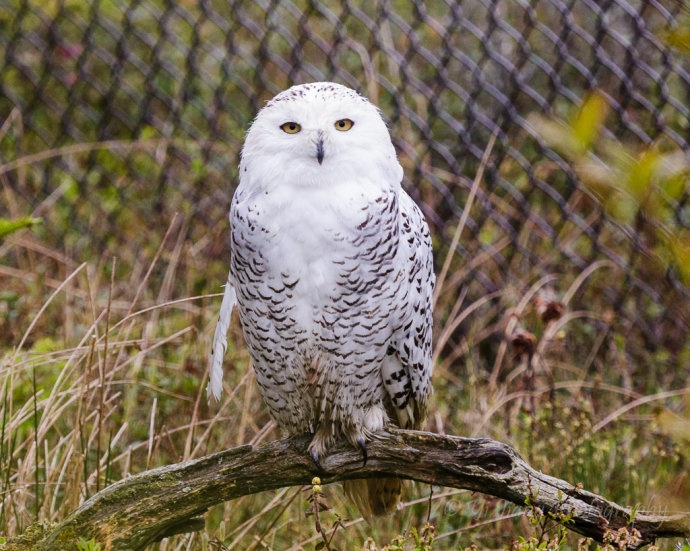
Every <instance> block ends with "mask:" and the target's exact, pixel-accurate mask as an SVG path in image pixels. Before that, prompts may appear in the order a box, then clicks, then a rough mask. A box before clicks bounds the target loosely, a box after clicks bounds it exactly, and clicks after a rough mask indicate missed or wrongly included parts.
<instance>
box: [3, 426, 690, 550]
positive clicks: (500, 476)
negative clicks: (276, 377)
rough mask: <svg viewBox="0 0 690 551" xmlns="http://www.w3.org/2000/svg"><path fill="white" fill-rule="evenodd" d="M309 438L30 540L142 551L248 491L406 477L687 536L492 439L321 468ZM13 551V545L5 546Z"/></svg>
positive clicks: (581, 526)
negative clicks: (551, 472) (314, 480)
mask: <svg viewBox="0 0 690 551" xmlns="http://www.w3.org/2000/svg"><path fill="white" fill-rule="evenodd" d="M308 444H309V438H308V437H307V436H303V437H292V438H284V439H281V440H276V441H274V442H269V443H267V444H262V445H260V446H256V447H254V446H242V447H239V448H234V449H230V450H226V451H223V452H220V453H216V454H213V455H209V456H206V457H203V458H201V459H197V460H193V461H187V462H184V463H178V464H175V465H170V466H167V467H160V468H157V469H153V470H150V471H146V472H143V473H141V474H139V475H137V476H133V477H131V478H127V479H125V480H122V481H120V482H117V483H115V484H113V485H111V486H109V487H108V488H106V489H104V490H103V491H101V492H99V493H98V494H96V495H95V496H93V497H92V498H91V499H89V500H88V501H86V502H85V503H84V504H82V505H81V507H79V508H78V509H77V510H76V511H74V512H73V513H72V514H70V515H69V516H68V517H67V519H66V520H65V521H63V522H62V523H61V524H59V525H58V526H56V527H54V528H52V529H49V530H47V531H46V533H44V534H43V536H42V537H41V538H40V541H37V542H32V543H33V545H34V546H35V547H34V548H35V549H37V550H38V551H41V550H46V551H47V550H54V549H74V547H73V546H70V545H69V544H67V543H66V542H73V541H76V540H77V539H78V538H80V537H81V538H85V539H87V540H89V539H91V538H95V540H96V542H98V543H100V545H101V547H102V549H107V550H125V549H126V550H133V549H141V548H143V547H144V546H146V545H147V544H149V543H152V542H154V541H156V540H159V539H161V538H163V537H165V536H168V535H171V534H173V533H179V532H181V531H192V530H196V529H199V528H200V527H202V526H203V519H202V515H203V514H204V513H205V512H206V511H207V510H208V509H209V508H210V507H212V506H214V505H216V504H219V503H222V502H224V501H228V500H232V499H235V498H238V497H240V496H243V495H248V494H253V493H257V492H263V491H266V490H275V489H278V488H282V487H285V486H299V485H307V484H309V483H310V481H311V479H312V477H313V476H314V475H318V476H319V477H320V478H321V480H322V481H323V483H329V482H336V481H342V480H348V479H354V478H368V477H381V476H399V477H402V478H407V479H412V480H417V481H420V482H426V483H429V484H434V485H440V486H448V487H454V488H462V489H467V490H472V491H476V492H481V493H484V494H488V495H492V496H495V497H499V498H502V499H505V500H508V501H511V502H513V503H516V504H518V505H525V503H526V502H527V500H528V498H529V503H530V504H531V505H532V506H535V507H538V508H539V509H541V510H542V511H543V512H544V513H545V514H549V513H552V514H553V515H554V516H556V517H557V518H564V516H565V517H567V518H568V519H569V520H568V522H567V524H566V526H567V527H568V528H570V529H572V530H574V531H576V532H579V533H580V534H583V535H585V536H589V537H592V538H594V539H595V540H598V541H602V539H603V537H604V535H605V533H606V532H607V531H609V530H618V529H619V528H622V527H628V528H633V527H634V528H636V529H637V530H638V531H639V533H640V535H641V541H640V543H639V544H637V545H634V546H631V547H630V548H631V549H635V548H639V547H642V546H643V545H645V544H648V543H651V542H653V541H654V540H655V539H656V538H660V537H688V536H690V513H679V514H675V515H659V514H652V513H647V512H642V511H637V512H635V513H634V518H633V519H632V521H631V514H632V513H631V510H630V509H628V508H625V507H622V506H620V505H618V504H616V503H612V502H610V501H607V500H606V499H604V498H603V497H601V496H598V495H596V494H593V493H590V492H588V491H586V490H584V489H582V488H580V487H578V486H574V485H572V484H570V483H569V482H565V481H563V480H559V479H557V478H554V477H551V476H548V475H545V474H543V473H541V472H538V471H536V470H534V469H533V468H532V467H530V466H529V465H528V464H527V463H526V462H525V461H524V460H523V459H522V458H521V457H520V456H519V455H518V454H517V452H515V450H513V449H512V448H511V447H510V446H507V445H505V444H502V443H500V442H496V441H494V440H489V439H477V438H459V437H456V436H440V435H437V434H431V433H428V432H420V431H403V430H396V431H393V432H392V434H391V437H390V438H387V439H385V440H379V441H373V442H370V443H369V445H368V455H369V459H368V462H367V464H366V466H362V456H361V454H360V452H359V450H355V449H352V448H351V447H349V446H346V445H343V446H341V447H337V448H336V449H334V450H333V451H332V452H331V453H330V454H329V455H328V456H326V457H322V458H321V467H322V469H323V471H322V472H318V471H317V469H316V467H315V465H314V463H313V461H312V460H311V458H310V456H309V455H308V454H307V451H306V450H307V445H308ZM7 549H11V547H8V548H7Z"/></svg>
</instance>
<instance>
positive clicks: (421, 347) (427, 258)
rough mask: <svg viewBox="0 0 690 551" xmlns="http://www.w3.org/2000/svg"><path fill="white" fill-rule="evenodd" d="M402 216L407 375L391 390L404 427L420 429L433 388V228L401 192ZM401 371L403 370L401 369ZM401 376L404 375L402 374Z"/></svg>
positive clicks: (401, 343) (402, 350) (402, 349)
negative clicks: (405, 263) (405, 268)
mask: <svg viewBox="0 0 690 551" xmlns="http://www.w3.org/2000/svg"><path fill="white" fill-rule="evenodd" d="M400 214H401V217H402V224H401V234H400V241H401V247H404V252H405V256H404V258H405V260H406V261H407V267H408V269H407V270H406V272H407V274H406V275H407V281H406V282H405V284H406V289H405V290H406V297H405V300H404V304H405V316H404V318H403V329H402V332H401V334H400V335H399V337H398V347H397V348H398V349H397V350H396V352H397V356H398V358H399V360H400V364H402V367H403V372H404V376H402V377H401V376H400V375H398V377H397V378H396V377H395V374H394V372H393V370H391V367H392V366H386V367H384V369H386V368H387V369H389V370H390V371H391V372H393V373H392V375H393V377H392V381H391V383H392V384H388V385H387V386H389V388H388V391H389V393H390V394H391V397H392V399H393V402H394V403H395V405H396V406H397V407H398V417H399V421H400V423H401V426H403V427H407V428H419V427H420V426H421V423H422V422H423V421H424V418H425V417H426V407H427V400H428V397H429V395H430V394H431V392H432V387H431V371H432V365H431V329H432V325H433V309H432V295H433V292H434V284H435V276H434V264H433V253H432V245H431V236H430V234H429V227H428V226H427V224H426V221H425V220H424V215H423V214H422V212H421V210H420V209H419V207H418V206H417V205H416V204H415V203H414V201H412V199H411V198H410V197H409V196H408V195H407V194H406V193H405V192H403V193H401V200H400ZM398 369H399V368H398ZM399 373H400V372H399ZM400 374H402V373H400Z"/></svg>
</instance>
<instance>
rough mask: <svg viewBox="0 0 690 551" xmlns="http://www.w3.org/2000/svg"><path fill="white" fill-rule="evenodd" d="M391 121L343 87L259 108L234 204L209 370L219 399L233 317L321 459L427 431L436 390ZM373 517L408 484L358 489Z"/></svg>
mask: <svg viewBox="0 0 690 551" xmlns="http://www.w3.org/2000/svg"><path fill="white" fill-rule="evenodd" d="M402 176H403V170H402V167H401V166H400V163H399V162H398V159H397V156H396V152H395V149H394V147H393V144H392V143H391V139H390V135H389V132H388V128H387V127H386V124H385V123H384V121H383V119H382V117H381V114H380V112H379V110H378V109H377V108H376V107H375V106H374V105H373V104H372V103H370V102H369V101H368V100H367V99H366V98H365V97H363V96H361V95H359V94H358V93H356V92H355V91H354V90H351V89H349V88H347V87H345V86H342V85H339V84H334V83H331V82H317V83H310V84H303V85H299V86H293V87H292V88H289V89H288V90H286V91H284V92H282V93H280V94H278V95H277V96H275V97H274V98H273V99H272V100H271V101H269V102H268V103H267V104H266V106H265V107H264V108H263V109H262V110H261V111H260V112H259V114H258V115H257V117H256V119H255V120H254V122H253V123H252V125H251V127H250V129H249V131H248V133H247V136H246V139H245V142H244V146H243V148H242V154H241V160H240V166H239V178H240V181H239V186H238V188H237V190H236V192H235V194H234V196H233V198H232V204H231V207H230V227H231V255H230V274H229V276H228V283H227V285H226V287H225V294H224V297H223V302H222V306H221V312H220V318H219V321H218V325H217V328H216V333H215V337H214V341H213V350H212V355H211V360H210V382H209V386H208V393H209V396H214V397H215V398H216V399H218V398H219V397H220V393H221V389H222V356H223V354H224V352H225V348H226V332H227V329H228V325H229V321H230V314H231V312H232V309H233V308H234V307H235V306H236V307H237V310H238V312H239V319H240V324H241V326H242V331H243V335H244V338H245V341H246V343H247V347H248V349H249V353H250V356H251V360H252V364H253V368H254V370H255V373H256V380H257V383H258V386H259V389H260V392H261V395H262V397H263V399H264V401H265V403H266V406H267V407H268V409H269V411H270V413H271V416H272V417H273V419H275V421H276V423H277V424H278V426H280V427H281V428H282V429H283V430H284V431H285V432H286V433H287V434H290V435H292V434H301V433H309V434H311V435H313V436H312V439H311V444H310V446H309V451H310V453H311V455H312V457H313V458H314V461H316V462H317V464H318V459H319V457H320V456H321V455H323V454H324V453H326V452H327V451H328V450H329V448H330V447H331V446H332V445H333V444H334V443H335V442H336V441H337V440H338V439H346V440H347V441H349V442H350V443H351V444H352V445H353V446H355V447H358V448H359V449H361V451H362V453H363V456H364V461H365V462H366V443H367V441H369V440H371V439H374V438H377V437H379V438H380V437H383V436H382V435H384V434H385V428H386V427H387V426H389V425H393V426H398V427H402V428H420V426H421V423H422V422H423V421H424V418H425V414H426V409H427V401H428V399H429V395H430V394H431V392H432V387H431V380H430V379H431V371H432V366H431V328H432V293H433V287H434V272H433V258H432V249H431V239H430V236H429V228H428V226H427V224H426V222H425V220H424V217H423V215H422V213H421V211H420V209H419V208H418V207H417V205H416V204H415V203H414V202H413V201H412V199H411V198H410V197H409V195H408V194H407V193H406V192H405V191H404V190H403V189H402V187H401V180H402ZM345 492H346V494H347V495H348V496H349V497H350V498H351V499H352V501H354V503H355V504H356V505H357V507H358V509H359V510H360V512H361V513H362V515H363V516H364V517H366V518H371V516H372V515H379V514H384V513H387V512H390V511H393V510H395V509H396V508H397V506H398V504H399V501H400V492H401V481H400V480H398V479H392V478H388V479H380V480H376V479H371V480H356V481H351V482H346V483H345Z"/></svg>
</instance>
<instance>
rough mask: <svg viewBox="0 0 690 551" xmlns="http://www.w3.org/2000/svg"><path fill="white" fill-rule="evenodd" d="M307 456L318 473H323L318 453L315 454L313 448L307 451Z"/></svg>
mask: <svg viewBox="0 0 690 551" xmlns="http://www.w3.org/2000/svg"><path fill="white" fill-rule="evenodd" d="M309 455H311V459H312V461H313V462H314V465H316V468H317V469H318V470H320V471H323V468H322V467H321V463H319V452H317V451H316V449H315V448H312V449H311V450H310V451H309Z"/></svg>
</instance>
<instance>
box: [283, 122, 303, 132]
mask: <svg viewBox="0 0 690 551" xmlns="http://www.w3.org/2000/svg"><path fill="white" fill-rule="evenodd" d="M280 129H281V130H282V131H283V132H287V133H288V134H297V132H299V131H300V130H302V127H301V126H300V125H299V124H297V123H296V122H284V123H283V124H281V125H280Z"/></svg>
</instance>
